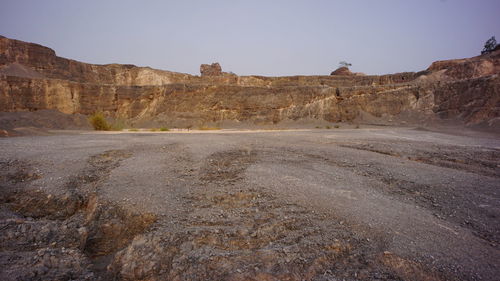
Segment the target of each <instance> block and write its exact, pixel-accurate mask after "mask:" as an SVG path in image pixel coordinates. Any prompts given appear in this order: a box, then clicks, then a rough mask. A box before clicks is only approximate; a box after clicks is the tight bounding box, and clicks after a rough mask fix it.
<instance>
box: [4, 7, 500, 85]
mask: <svg viewBox="0 0 500 281" xmlns="http://www.w3.org/2000/svg"><path fill="white" fill-rule="evenodd" d="M0 35H4V36H6V37H10V38H15V39H19V40H24V41H29V42H35V43H39V44H42V45H45V46H48V47H50V48H52V49H54V50H55V51H56V52H57V54H58V55H59V56H62V57H67V58H72V59H76V60H80V61H84V62H89V63H98V64H106V63H131V64H135V65H139V66H151V67H154V68H159V69H166V70H172V71H178V72H186V73H191V74H199V65H200V64H201V63H211V62H215V61H218V62H220V63H221V65H222V68H223V70H224V71H233V72H235V73H237V74H239V75H249V74H256V75H294V74H306V75H323V74H329V73H330V72H331V71H332V70H334V69H335V68H336V67H337V65H338V62H339V61H341V60H346V61H349V62H351V63H352V64H353V66H352V70H353V71H356V72H365V73H367V74H384V73H394V72H400V71H418V70H422V69H425V68H427V67H428V66H429V65H430V63H432V62H433V61H435V60H439V59H450V58H462V57H470V56H475V55H478V54H479V53H480V51H481V49H482V47H483V45H484V42H485V41H486V40H487V39H488V38H490V37H491V36H493V35H496V36H497V37H499V36H500V0H413V1H410V0H377V1H376V0H365V1H361V0H342V1H341V0H338V1H333V0H331V1H326V0H323V1H321V0H318V1H314V0H309V1H305V0H304V1H299V0H297V1H293V0H289V1H284V0H277V1H272V0H267V1H258V0H249V1H238V0H226V1H222V0H221V1H217V0H207V1H194V0H188V1H186V0H185V1H125V0H116V1H111V0H108V1H105V0H85V1H83V0H82V1H64V0H60V1H57V0H44V1H40V0H30V1H28V0H12V1H9V0H0ZM498 39H500V38H498ZM499 41H500V40H499Z"/></svg>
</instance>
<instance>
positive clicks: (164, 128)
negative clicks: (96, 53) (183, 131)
mask: <svg viewBox="0 0 500 281" xmlns="http://www.w3.org/2000/svg"><path fill="white" fill-rule="evenodd" d="M160 131H162V132H167V131H170V129H169V128H166V127H161V128H160Z"/></svg>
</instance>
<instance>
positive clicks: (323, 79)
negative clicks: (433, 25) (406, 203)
mask: <svg viewBox="0 0 500 281" xmlns="http://www.w3.org/2000/svg"><path fill="white" fill-rule="evenodd" d="M499 57H500V51H496V52H493V53H491V54H488V55H485V56H480V57H475V58H470V59H463V60H454V61H443V62H435V63H433V64H432V65H431V67H429V69H428V70H426V71H423V72H419V73H413V72H408V73H398V74H392V75H382V76H290V77H262V76H236V75H232V74H231V75H223V76H193V75H189V74H183V73H176V72H170V71H162V70H156V69H151V68H147V67H136V66H133V65H119V64H109V65H93V64H86V63H81V62H78V61H74V60H69V59H65V58H61V57H58V56H56V54H55V52H54V51H53V50H51V49H49V48H47V47H44V46H41V45H37V44H32V43H26V42H22V41H18V40H12V39H8V38H5V37H2V38H0V111H4V112H5V111H6V112H13V111H35V110H41V109H55V110H59V111H61V112H63V113H66V114H91V113H93V112H95V111H103V112H104V113H105V114H107V115H108V116H110V117H116V118H123V119H127V120H129V121H130V122H131V123H137V122H139V123H140V122H143V123H144V122H146V121H155V122H160V123H164V124H165V125H167V126H185V125H198V124H206V123H221V122H225V121H231V122H238V123H249V124H276V123H279V122H282V121H285V120H301V119H308V120H310V119H316V120H326V121H329V122H339V121H353V120H357V122H363V120H364V119H363V118H361V117H362V116H372V117H373V118H377V117H389V118H393V119H395V120H398V119H400V120H403V119H404V118H403V116H412V119H411V120H410V121H412V122H422V121H423V120H431V119H433V118H446V119H454V120H460V121H462V122H464V123H465V124H469V125H473V124H486V125H488V126H494V125H495V122H497V121H496V120H498V117H499V116H500V100H499V96H500V92H499V91H500V90H499V78H498V73H499ZM405 121H406V120H405Z"/></svg>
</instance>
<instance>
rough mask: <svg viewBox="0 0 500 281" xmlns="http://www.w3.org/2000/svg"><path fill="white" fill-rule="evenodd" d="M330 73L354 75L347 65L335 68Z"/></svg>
mask: <svg viewBox="0 0 500 281" xmlns="http://www.w3.org/2000/svg"><path fill="white" fill-rule="evenodd" d="M330 75H347V76H350V75H354V73H352V72H351V71H350V70H349V68H348V67H347V66H342V67H339V68H337V69H336V70H335V71H332V73H330Z"/></svg>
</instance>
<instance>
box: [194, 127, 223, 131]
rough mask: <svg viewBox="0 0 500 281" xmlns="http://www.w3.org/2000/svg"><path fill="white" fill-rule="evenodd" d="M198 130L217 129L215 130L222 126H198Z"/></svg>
mask: <svg viewBox="0 0 500 281" xmlns="http://www.w3.org/2000/svg"><path fill="white" fill-rule="evenodd" d="M198 130H200V131H215V130H220V128H219V127H207V126H201V127H198Z"/></svg>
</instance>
